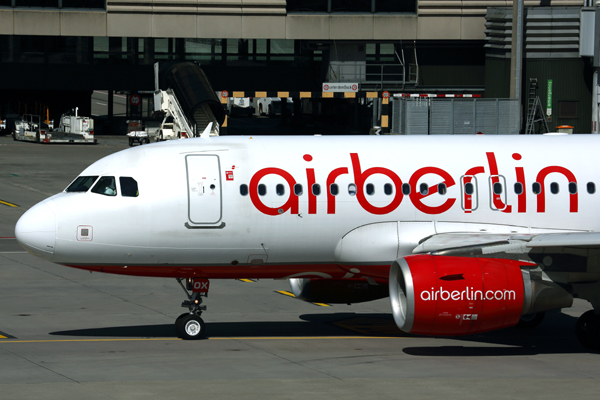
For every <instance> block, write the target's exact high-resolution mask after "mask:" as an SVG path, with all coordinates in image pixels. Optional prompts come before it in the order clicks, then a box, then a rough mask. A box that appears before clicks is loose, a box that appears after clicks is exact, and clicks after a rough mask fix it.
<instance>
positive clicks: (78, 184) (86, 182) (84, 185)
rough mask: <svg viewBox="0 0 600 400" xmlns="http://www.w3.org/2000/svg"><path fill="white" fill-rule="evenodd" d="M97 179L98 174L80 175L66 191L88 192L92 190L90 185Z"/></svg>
mask: <svg viewBox="0 0 600 400" xmlns="http://www.w3.org/2000/svg"><path fill="white" fill-rule="evenodd" d="M96 179H98V176H80V177H78V178H77V179H75V180H74V181H73V183H71V184H70V185H69V187H68V188H67V189H65V192H67V193H74V192H87V191H88V190H90V187H92V185H93V184H94V182H96Z"/></svg>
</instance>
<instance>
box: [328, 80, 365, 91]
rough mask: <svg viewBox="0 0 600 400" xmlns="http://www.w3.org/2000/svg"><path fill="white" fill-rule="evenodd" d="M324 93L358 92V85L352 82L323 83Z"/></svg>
mask: <svg viewBox="0 0 600 400" xmlns="http://www.w3.org/2000/svg"><path fill="white" fill-rule="evenodd" d="M323 92H324V93H333V92H355V93H356V92H358V83H352V82H325V83H323Z"/></svg>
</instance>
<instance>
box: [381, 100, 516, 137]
mask: <svg viewBox="0 0 600 400" xmlns="http://www.w3.org/2000/svg"><path fill="white" fill-rule="evenodd" d="M519 125H520V124H519V102H518V100H516V99H480V98H452V99H448V98H442V99H439V98H406V97H402V98H398V97H395V98H394V99H393V101H392V133H396V134H401V135H473V134H476V133H484V134H486V135H517V134H519Z"/></svg>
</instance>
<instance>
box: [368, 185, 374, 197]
mask: <svg viewBox="0 0 600 400" xmlns="http://www.w3.org/2000/svg"><path fill="white" fill-rule="evenodd" d="M367 194H368V195H369V196H373V195H374V194H375V185H373V184H372V183H369V184H367Z"/></svg>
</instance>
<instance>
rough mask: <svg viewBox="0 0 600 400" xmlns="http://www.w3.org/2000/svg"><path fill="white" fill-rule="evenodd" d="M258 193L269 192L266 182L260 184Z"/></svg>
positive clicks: (262, 194)
mask: <svg viewBox="0 0 600 400" xmlns="http://www.w3.org/2000/svg"><path fill="white" fill-rule="evenodd" d="M258 194H259V195H261V196H264V195H265V194H267V186H266V185H265V184H264V183H261V184H260V185H258Z"/></svg>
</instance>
